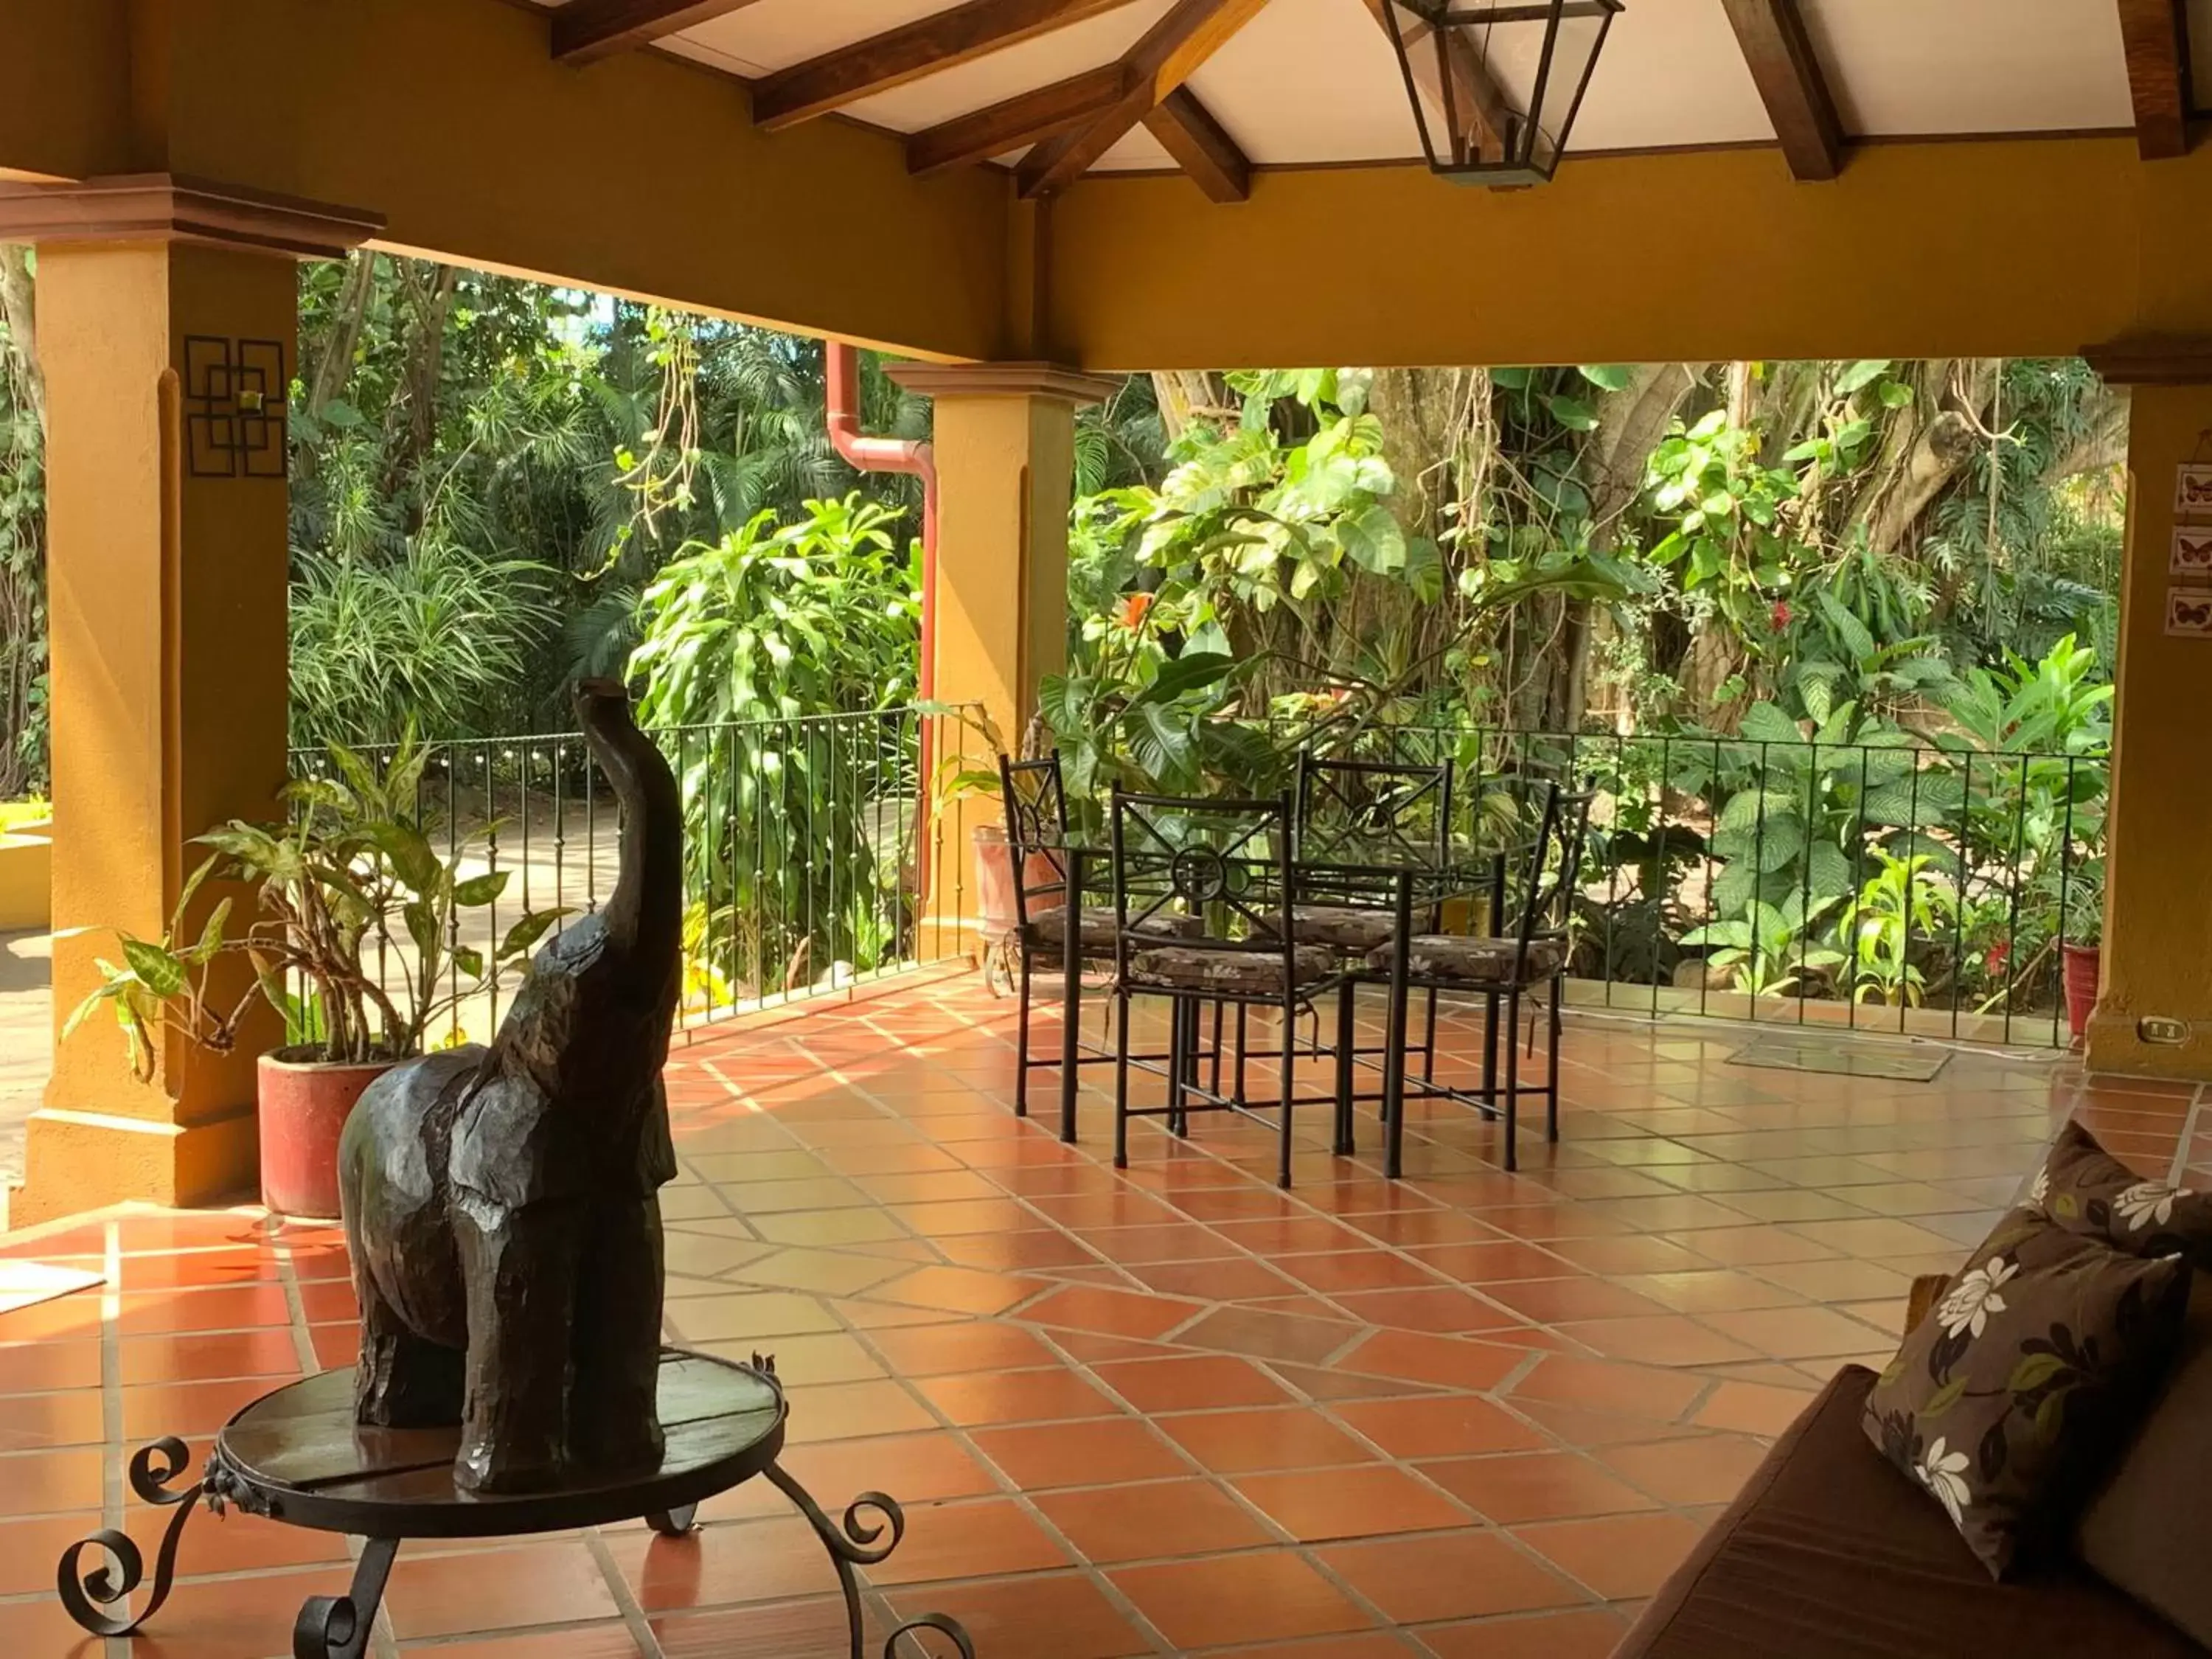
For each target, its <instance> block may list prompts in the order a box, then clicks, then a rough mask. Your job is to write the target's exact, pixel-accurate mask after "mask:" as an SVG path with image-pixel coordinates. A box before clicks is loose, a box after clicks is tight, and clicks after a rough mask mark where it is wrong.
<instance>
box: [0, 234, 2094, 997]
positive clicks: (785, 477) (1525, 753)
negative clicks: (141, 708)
mask: <svg viewBox="0 0 2212 1659" xmlns="http://www.w3.org/2000/svg"><path fill="white" fill-rule="evenodd" d="M32 276H33V268H32V265H31V263H30V261H29V260H28V259H27V258H26V257H24V256H22V255H21V254H17V255H15V256H14V257H13V258H12V259H10V260H8V261H6V262H0V301H5V304H4V305H0V370H4V372H0V727H3V728H4V729H0V738H4V739H5V740H4V742H0V785H8V786H9V787H24V788H27V787H35V786H36V785H37V784H38V783H39V782H40V781H41V779H42V771H43V765H44V759H43V757H44V736H43V726H42V722H41V714H40V710H41V708H42V700H43V695H44V693H43V672H44V659H43V650H44V647H43V639H42V609H41V606H42V586H41V578H40V568H41V566H42V563H43V550H44V526H43V499H42V489H43V485H42V482H41V478H40V472H39V465H40V463H39V455H40V441H39V436H40V406H41V405H40V389H39V387H38V386H37V383H36V378H35V363H34V359H33V356H32V355H31V353H30V351H29V349H28V346H27V341H28V339H29V337H30V336H31V333H32V331H33V328H34V323H35V318H34V311H33V307H32V305H31V302H30V301H31V293H32ZM862 394H863V403H864V405H865V410H864V420H865V422H866V425H867V427H868V428H869V429H870V430H872V431H876V432H882V433H886V434H890V435H898V436H908V437H918V436H925V435H927V410H926V407H924V406H922V405H921V404H916V403H915V402H914V401H912V400H910V399H908V398H905V397H904V396H903V395H902V393H901V392H899V390H898V389H897V388H896V386H893V385H892V384H891V383H890V381H889V380H888V379H887V378H886V377H884V375H883V374H881V372H880V370H879V368H878V367H877V365H876V364H875V362H874V361H873V359H872V357H864V372H863V384H862ZM822 405H823V360H822V354H821V349H820V348H819V346H818V345H817V344H816V343H811V342H807V341H802V340H797V339H793V338H791V337H786V336H781V335H777V334H775V333H773V332H770V331H765V330H762V329H757V328H751V327H748V326H744V325H738V324H732V323H726V322H721V321H717V320H713V319H702V318H696V317H689V316H684V315H681V314H678V313H670V312H665V311H660V310H656V309H653V308H650V307H642V306H638V305H635V304H632V303H629V302H627V301H617V300H613V299H610V298H607V297H605V296H599V295H586V294H580V293H576V292H573V291H568V290H562V289H551V288H546V287H543V286H539V285H535V284H532V283H524V282H520V281H516V280H514V279H511V278H507V277H499V276H489V275H485V274H483V273H478V272H473V271H467V270H459V269H456V268H453V267H447V266H442V265H437V264H426V263H423V262H419V261H412V260H407V259H404V258H395V257H393V256H390V255H383V254H373V253H362V254H357V255H356V256H354V257H353V258H350V259H349V260H346V261H343V262H337V263H327V264H307V265H305V266H303V267H302V268H301V374H300V379H299V380H298V382H297V383H296V384H295V387H294V389H293V398H292V414H293V428H294V433H295V456H294V488H293V544H294V546H293V562H294V596H293V597H294V605H293V627H292V656H293V698H292V723H293V727H294V732H295V738H296V739H297V740H298V741H300V742H301V743H303V744H320V743H323V742H326V741H338V742H342V743H345V744H351V745H355V746H360V745H366V744H377V743H380V742H383V743H388V742H390V741H392V739H394V738H397V737H398V734H399V732H401V731H402V730H403V729H404V727H405V726H406V725H407V723H408V722H410V720H411V721H412V722H413V723H414V725H415V726H416V729H417V730H418V731H420V732H422V734H423V735H424V737H425V738H436V739H442V738H470V739H483V738H496V737H503V736H508V735H512V734H515V733H520V732H528V731H532V730H544V729H550V728H553V727H556V726H562V725H564V724H565V722H566V719H567V714H566V710H565V708H564V706H563V702H562V696H561V692H562V688H563V687H564V685H565V684H566V683H567V682H568V680H570V679H571V678H574V676H575V675H576V674H577V673H578V672H580V671H596V672H625V671H626V672H628V673H629V674H630V675H631V676H632V677H633V678H634V680H635V683H636V684H638V686H639V689H640V690H641V694H642V697H643V700H644V707H645V711H646V715H647V719H648V720H651V721H653V722H654V723H656V724H659V725H660V726H664V727H665V728H668V729H669V730H670V731H671V738H670V741H671V744H672V745H674V746H675V747H676V748H677V749H678V750H680V751H681V752H679V753H678V761H679V763H680V764H679V770H680V771H681V772H682V773H683V775H684V780H685V790H686V800H687V806H688V808H689V810H690V812H691V814H692V822H691V826H690V828H691V834H692V837H693V840H694V842H695V851H694V858H693V869H692V877H693V888H694V898H695V906H694V915H693V918H692V921H693V926H692V933H693V938H694V940H695V943H696V946H697V951H696V955H697V956H698V958H699V961H700V963H701V964H702V973H704V974H706V975H709V977H710V984H711V986H712V987H713V988H714V990H715V991H716V992H717V994H720V993H721V992H727V993H729V994H738V993H739V992H741V991H742V992H744V993H747V994H767V993H769V992H772V991H775V990H777V989H781V988H787V987H790V986H792V985H794V984H796V983H799V982H800V981H803V980H811V979H813V978H817V977H819V976H820V975H823V973H825V972H834V971H838V967H837V965H838V964H841V963H842V964H845V965H846V966H847V967H849V968H853V969H856V970H857V969H860V968H861V967H865V966H866V965H872V964H873V963H878V962H880V961H883V960H886V959H888V958H889V957H890V956H891V955H895V954H896V951H898V950H899V949H900V948H901V945H902V938H901V936H902V933H904V932H905V930H906V928H907V927H908V917H907V915H906V914H905V911H904V909H903V908H902V904H903V903H904V901H903V900H901V899H899V898H897V897H896V895H897V894H898V893H902V892H903V891H904V890H905V888H904V886H903V885H902V883H903V881H904V878H905V876H906V873H907V866H908V864H909V863H910V862H911V850H910V849H908V848H906V847H905V834H906V831H905V829H904V828H903V827H902V826H906V825H908V823H910V815H911V812H912V810H913V805H912V804H913V801H914V799H915V796H916V795H917V794H918V793H920V790H921V784H920V781H919V780H917V779H915V777H913V776H911V775H910V773H911V772H912V770H913V767H914V764H915V759H916V757H915V744H913V742H912V741H911V734H912V726H911V720H912V719H913V717H912V716H911V715H899V714H893V713H891V712H890V711H892V710H895V709H896V708H900V707H901V706H902V705H904V704H906V703H907V702H909V701H910V699H911V698H912V696H913V695H914V690H915V654H914V653H915V627H916V604H917V600H916V592H915V590H916V574H915V568H914V565H915V561H914V556H913V550H912V548H911V545H910V543H911V540H912V537H913V533H914V527H915V520H916V518H917V516H918V515H917V514H916V513H915V512H914V510H913V509H914V508H915V507H917V506H918V501H917V498H916V496H915V486H914V485H913V483H912V482H911V481H910V480H908V479H904V478H898V477H881V476H868V477H860V476H858V475H855V474H854V473H853V472H852V471H850V470H849V469H848V468H847V467H845V465H843V463H842V462H841V461H840V460H839V459H837V458H836V455H835V454H834V453H833V452H832V450H831V449H830V447H829V444H828V441H827V440H826V437H825V435H824V434H823V421H822ZM2124 439H2125V405H2124V402H2123V401H2122V400H2121V399H2119V398H2115V397H2114V396H2112V394H2111V393H2109V392H2107V391H2106V388H2105V387H2103V386H2101V385H2100V383H2099V382H2098V381H2097V380H2096V378H2095V377H2094V376H2093V374H2090V373H2089V371H2088V370H2087V368H2086V367H2085V366H2083V365H2082V364H2081V363H2080V362H2076V361H2073V360H2055V361H2043V360H2038V361H2013V360H2005V361H1999V360H1990V359H1964V358H1960V359H1940V360H1929V361H1920V362H1903V361H1888V360H1867V361H1863V362H1732V363H1731V362H1693V363H1658V364H1637V365H1623V364H1583V365H1566V366H1562V367H1558V368H1516V369H1498V370H1482V369H1468V368H1461V369H1396V368H1385V369H1376V368H1357V367H1335V368H1306V369H1281V370H1247V371H1239V372H1235V373H1229V374H1205V373H1200V372H1195V371H1179V372H1176V373H1163V374H1157V375H1152V376H1139V377H1133V378H1132V379H1130V380H1127V382H1126V383H1125V384H1124V385H1123V386H1122V388H1121V391H1120V392H1118V393H1117V394H1116V395H1115V397H1114V398H1111V399H1109V401H1108V403H1107V404H1104V405H1103V407H1100V408H1097V409H1095V410H1086V411H1085V413H1084V414H1083V416H1081V417H1080V420H1079V427H1078V430H1077V433H1076V441H1075V471H1076V478H1075V483H1076V486H1077V491H1078V496H1077V501H1076V504H1075V508H1074V513H1073V520H1072V524H1071V568H1070V623H1069V626H1070V639H1069V647H1070V648H1069V661H1068V664H1067V666H1066V672H1065V673H1064V674H1060V675H1055V676H1052V677H1049V678H1048V679H1047V680H1046V681H1045V682H1044V684H1042V686H1041V688H1040V693H1041V695H1040V698H1039V705H1040V715H1039V720H1038V722H1037V723H1036V726H1035V727H1034V728H1033V729H1032V730H1031V731H1030V732H1026V733H1020V734H1013V735H1014V736H1015V737H1016V738H1017V741H1018V743H1020V744H1024V745H1025V746H1027V747H1030V748H1031V749H1035V748H1038V747H1041V746H1043V745H1045V744H1056V745H1057V746H1058V747H1059V748H1060V750H1061V751H1062V754H1063V757H1064V758H1065V759H1066V762H1067V764H1068V767H1069V769H1070V774H1071V780H1072V781H1073V783H1074V785H1075V787H1076V791H1077V793H1078V796H1079V798H1081V797H1083V796H1085V795H1087V794H1088V793H1091V791H1093V790H1096V789H1097V788H1101V787H1103V785H1104V784H1105V783H1107V782H1109V781H1123V782H1125V783H1128V784H1131V785H1133V786H1139V787H1158V788H1165V789H1171V790H1182V789H1209V788H1217V787H1238V788H1250V787H1275V786H1276V785H1277V784H1279V781H1280V780H1281V779H1282V777H1283V776H1284V775H1285V771H1286V767H1287V757H1288V756H1289V755H1290V754H1291V753H1292V752H1293V751H1294V750H1295V747H1296V746H1297V744H1298V743H1300V742H1304V741H1314V742H1318V743H1320V744H1323V745H1324V746H1327V747H1329V748H1331V749H1332V750H1334V751H1336V752H1340V753H1350V754H1380V753H1385V752H1398V750H1400V749H1401V747H1402V745H1403V744H1405V743H1406V742H1407V741H1411V740H1412V739H1410V738H1407V737H1406V736H1405V735H1404V734H1405V733H1407V732H1409V731H1418V732H1420V733H1423V734H1424V735H1422V736H1421V737H1420V738H1419V742H1420V743H1421V744H1423V745H1425V752H1428V753H1434V754H1438V755H1442V754H1450V755H1452V756H1454V757H1456V758H1458V759H1460V760H1462V761H1463V762H1465V763H1468V764H1469V765H1470V766H1473V767H1474V768H1475V769H1477V770H1478V771H1481V770H1483V769H1486V768H1491V769H1494V768H1496V767H1497V766H1498V764H1499V762H1500V757H1501V756H1503V757H1506V758H1505V760H1504V764H1505V765H1507V766H1508V767H1522V766H1525V765H1527V764H1528V763H1532V761H1533V760H1534V759H1535V758H1537V757H1549V758H1550V759H1551V760H1552V761H1554V762H1557V763H1561V764H1565V763H1572V764H1573V765H1575V766H1576V767H1577V768H1578V769H1581V770H1582V771H1583V773H1584V774H1586V775H1587V774H1589V773H1591V772H1593V771H1595V772H1596V773H1599V774H1601V780H1600V781H1601V783H1602V784H1603V786H1604V789H1605V795H1604V798H1603V800H1602V802H1601V815H1600V821H1599V822H1598V823H1596V824H1595V826H1594V830H1593V838H1592V841H1593V854H1594V863H1595V868H1596V870H1597V872H1598V873H1599V874H1600V876H1601V877H1602V879H1603V882H1604V886H1605V896H1603V897H1602V898H1600V897H1598V896H1596V893H1595V890H1593V892H1592V893H1590V894H1589V895H1586V896H1585V898H1586V908H1587V909H1588V910H1589V913H1590V915H1591V918H1592V921H1593V923H1594V926H1593V927H1592V928H1591V929H1590V930H1589V933H1588V934H1587V936H1586V937H1585V939H1583V943H1582V945H1581V947H1580V951H1581V954H1580V957H1579V959H1578V966H1579V967H1580V968H1581V969H1583V970H1584V971H1595V972H1601V973H1608V974H1614V975H1623V974H1627V975H1637V976H1639V977H1649V978H1650V979H1651V980H1652V981H1654V982H1655V983H1656V982H1661V981H1665V980H1667V979H1668V978H1670V977H1677V976H1680V977H1683V978H1684V981H1685V982H1690V981H1691V980H1692V978H1695V979H1696V980H1697V982H1699V983H1717V984H1719V985H1722V986H1724V987H1729V988H1731V989H1735V990H1739V991H1747V992H1750V993H1752V994H1773V993H1774V991H1775V989H1776V987H1778V986H1782V985H1784V984H1787V985H1788V986H1789V987H1790V988H1791V989H1792V990H1793V991H1794V992H1795V993H1796V994H1807V995H1834V996H1837V997H1839V998H1863V999H1865V1000H1869V1001H1878V1002H1881V1003H1882V1004H1884V1005H1885V1006H1904V1005H1908V1004H1910V1003H1911V1002H1912V1001H1913V1000H1915V999H1916V998H1918V999H1923V1000H1928V1001H1936V1000H1953V999H1963V1000H1965V1001H1966V1004H1967V1006H1978V1007H1996V1008H2004V1009H2009V1008H2014V1007H2021V1006H2027V1002H2029V1001H2032V1000H2033V999H2034V998H2035V997H2037V996H2039V995H2042V994H2044V991H2043V990H2039V989H2038V988H2037V987H2045V989H2047V987H2048V985H2049V983H2050V970H2051V969H2052V968H2053V966H2054V965H2055V961H2056V951H2057V945H2058V944H2059V942H2060V941H2061V940H2062V939H2064V938H2066V937H2068V936H2073V937H2077V938H2078V937H2079V936H2081V934H2082V933H2084V931H2085V930H2087V931H2093V927H2094V922H2093V921H2088V920H2085V919H2084V906H2085V905H2087V906H2091V907H2093V905H2094V903H2095V902H2096V898H2097V896H2099V895H2100V893H2101V873H2102V867H2101V863H2100V858H2101V848H2102V836H2103V825H2104V813H2105V801H2104V793H2105V787H2106V786H2105V767H2104V763H2103V757H2104V756H2105V754H2106V750H2107V747H2108V744H2109V738H2110V722H2111V714H2110V706H2109V705H2110V699H2111V675H2112V660H2113V642H2114V640H2115V638H2116V634H2117V628H2116V615H2117V611H2116V601H2115V595H2116V592H2117V588H2118V568H2119V558H2120V536H2119V526H2120V521H2121V498H2120V490H2121V487H2122V474H2121V471H2120V468H2119V465H2118V464H2119V462H2120V460H2121V459H2122V457H2123V453H2124ZM830 714H839V715H840V717H841V718H840V720H838V721H836V722H830V721H828V720H826V719H817V717H826V716H829V715H830ZM902 720H903V721H905V722H907V724H906V725H905V726H903V727H902V726H901V722H902ZM726 727H727V728H732V729H733V730H734V729H736V728H738V727H742V728H743V731H742V734H741V735H737V736H731V735H726V734H725V735H723V736H719V737H711V738H710V737H709V736H708V735H705V733H706V732H707V731H708V728H714V729H716V730H720V729H721V728H726ZM684 732H690V733H692V734H693V735H689V736H686V735H683V733H684ZM1498 732H1516V733H1521V734H1529V733H1542V734H1547V736H1545V737H1543V738H1541V740H1540V739H1537V738H1531V737H1528V736H1525V735H1524V736H1521V737H1516V738H1514V739H1512V740H1511V742H1510V744H1508V743H1505V742H1504V741H1502V740H1500V739H1499V738H1498V737H1497V736H1496V734H1497V733H1498ZM833 734H834V735H833ZM435 764H436V763H435V762H434V763H433V765H434V766H435ZM10 768H13V769H14V772H13V774H12V778H13V780H14V781H13V783H12V784H10V775H9V769H10ZM977 781H978V782H981V780H977ZM1599 922H1601V924H1602V927H1601V928H1600V927H1597V926H1595V924H1596V923H1599ZM1785 947H1786V948H1785ZM1699 976H1702V977H1699Z"/></svg>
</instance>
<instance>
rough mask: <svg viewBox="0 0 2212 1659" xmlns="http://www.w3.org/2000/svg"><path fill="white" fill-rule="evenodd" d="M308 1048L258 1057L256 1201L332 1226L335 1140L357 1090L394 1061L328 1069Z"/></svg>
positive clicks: (335, 1207) (335, 1195)
mask: <svg viewBox="0 0 2212 1659" xmlns="http://www.w3.org/2000/svg"><path fill="white" fill-rule="evenodd" d="M315 1053H316V1050H315V1049H313V1048H279V1049H277V1050H276V1052H275V1053H273V1054H264V1055H262V1056H261V1067H260V1096H261V1201H262V1202H263V1203H264V1204H265V1205H267V1206H269V1207H270V1209H271V1210H272V1211H274V1212H276V1213H277V1214H278V1215H283V1216H298V1217H301V1218H308V1219H313V1220H318V1221H322V1220H335V1219H336V1218H337V1213H338V1137H339V1136H340V1135H342V1134H343V1133H345V1126H346V1119H347V1118H348V1117H349V1116H350V1115H352V1113H353V1108H354V1103H355V1102H356V1101H357V1100H359V1099H360V1098H361V1093H362V1090H364V1089H366V1088H368V1085H370V1084H372V1083H374V1082H375V1081H376V1079H379V1078H380V1077H382V1076H383V1075H384V1074H385V1073H386V1072H388V1071H390V1070H391V1069H392V1066H394V1065H396V1064H397V1063H398V1062H397V1061H394V1060H367V1061H360V1062H351V1061H341V1062H338V1063H336V1064H333V1063H331V1062H330V1061H327V1060H315V1059H313V1057H312V1056H313V1054H315Z"/></svg>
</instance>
